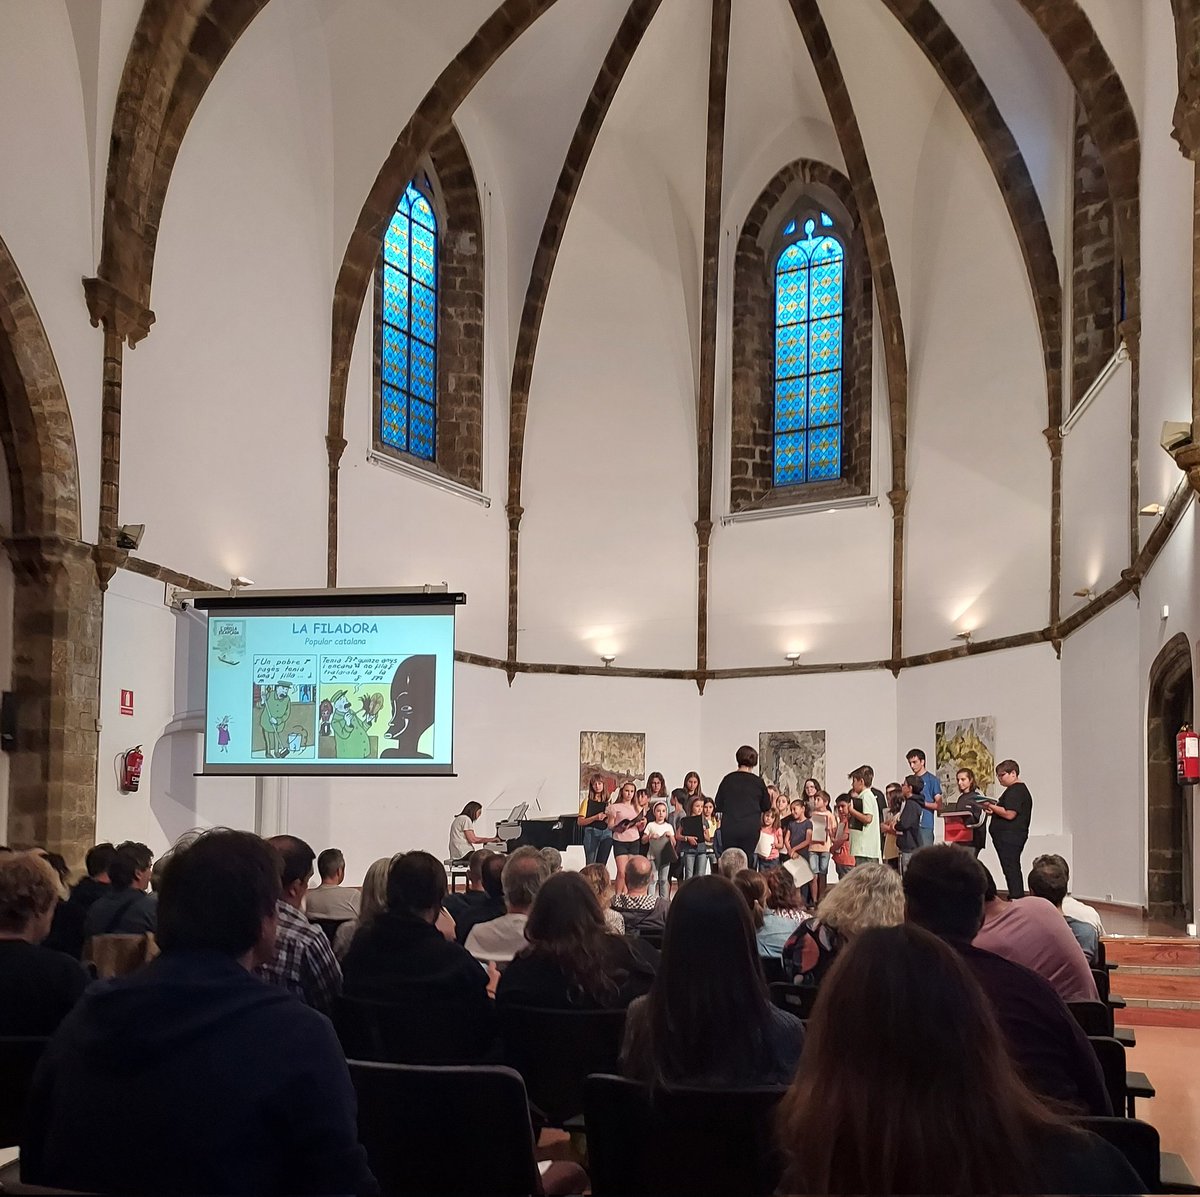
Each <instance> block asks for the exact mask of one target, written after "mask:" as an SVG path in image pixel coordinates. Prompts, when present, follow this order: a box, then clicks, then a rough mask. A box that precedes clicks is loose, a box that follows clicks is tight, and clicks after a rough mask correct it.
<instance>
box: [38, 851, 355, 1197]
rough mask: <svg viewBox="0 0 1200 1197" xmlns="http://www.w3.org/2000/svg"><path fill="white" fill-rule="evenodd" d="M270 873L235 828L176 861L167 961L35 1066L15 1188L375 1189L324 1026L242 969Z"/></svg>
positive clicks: (112, 994) (64, 1031)
mask: <svg viewBox="0 0 1200 1197" xmlns="http://www.w3.org/2000/svg"><path fill="white" fill-rule="evenodd" d="M280 872H281V865H280V858H279V854H278V853H277V852H276V851H275V849H273V848H272V847H271V846H270V845H269V844H267V843H265V842H264V841H263V840H261V839H259V838H258V837H257V836H255V835H251V834H250V833H249V832H243V831H229V830H225V829H219V830H216V831H211V832H208V833H207V834H205V835H203V836H201V837H200V838H199V839H197V840H196V841H195V843H193V844H192V845H190V846H189V847H188V848H186V849H185V850H184V851H182V852H179V853H177V854H175V855H173V856H172V859H171V862H170V864H169V865H168V866H167V869H166V872H165V874H164V876H163V886H162V893H161V895H160V899H159V919H158V942H159V945H160V947H161V949H162V955H161V956H159V957H158V958H157V959H156V960H154V961H153V962H152V963H151V964H149V965H148V966H147V967H146V968H143V969H141V970H140V971H138V972H136V973H133V974H131V975H129V976H126V977H121V978H119V979H116V980H112V981H105V982H102V983H100V984H98V985H94V986H92V987H91V988H90V989H89V990H88V991H87V993H86V994H85V995H84V997H83V999H82V1000H81V1002H80V1003H79V1005H77V1006H76V1008H75V1010H74V1011H73V1012H72V1014H71V1015H70V1016H69V1017H68V1018H67V1019H66V1020H65V1021H64V1023H63V1025H62V1027H61V1028H60V1030H59V1033H58V1035H57V1036H56V1037H55V1039H54V1040H53V1042H52V1043H51V1044H50V1046H49V1047H48V1048H47V1050H46V1054H45V1055H44V1056H43V1057H42V1062H41V1064H40V1066H39V1068H38V1071H37V1074H36V1076H35V1078H34V1083H33V1088H32V1091H31V1094H30V1099H29V1103H28V1105H27V1107H26V1134H25V1139H24V1141H23V1142H22V1143H21V1178H22V1180H23V1181H24V1182H25V1183H27V1184H38V1185H47V1186H53V1187H58V1188H66V1189H72V1190H82V1191H85V1192H90V1193H134V1194H141V1193H146V1194H149V1193H189V1194H190V1193H225V1194H285V1193H286V1194H290V1193H295V1194H330V1193H357V1194H374V1193H376V1192H378V1187H377V1185H376V1184H375V1180H374V1178H373V1177H372V1176H371V1173H370V1170H369V1168H368V1167H367V1161H366V1155H365V1153H364V1152H363V1150H362V1148H361V1147H360V1146H359V1144H358V1135H357V1126H356V1102H355V1095H354V1089H353V1086H352V1084H351V1081H350V1074H349V1070H348V1069H347V1067H346V1062H345V1059H344V1058H343V1056H342V1052H341V1049H340V1047H339V1045H338V1041H337V1038H336V1036H335V1035H334V1032H333V1028H332V1026H331V1025H330V1023H329V1021H328V1019H326V1018H325V1017H324V1016H323V1015H321V1014H318V1013H317V1012H316V1011H315V1010H312V1009H310V1008H308V1007H307V1006H305V1005H304V1003H303V1002H301V1001H300V1000H299V999H298V998H297V997H295V996H294V995H293V994H290V993H288V992H287V991H286V990H284V989H281V988H279V987H278V986H274V985H266V984H264V983H263V982H262V981H260V980H259V979H258V978H256V977H255V976H254V975H253V972H252V970H253V969H254V967H255V966H256V965H257V964H259V963H261V962H262V961H263V960H266V959H269V958H270V956H271V954H272V953H273V951H274V947H275V933H276V929H277V922H278V916H277V914H276V909H275V903H276V900H277V899H278V897H279V894H280V889H281V885H280ZM314 1093H319V1094H320V1095H321V1100H320V1101H319V1102H314V1101H310V1100H309V1095H311V1094H314Z"/></svg>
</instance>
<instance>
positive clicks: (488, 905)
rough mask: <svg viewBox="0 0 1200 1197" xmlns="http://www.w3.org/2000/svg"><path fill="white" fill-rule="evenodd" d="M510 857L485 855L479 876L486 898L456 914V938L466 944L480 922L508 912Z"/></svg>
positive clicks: (487, 921)
mask: <svg viewBox="0 0 1200 1197" xmlns="http://www.w3.org/2000/svg"><path fill="white" fill-rule="evenodd" d="M507 863H508V857H507V856H503V855H501V854H500V853H498V852H492V853H491V854H490V855H488V856H487V857H485V859H484V861H483V865H482V867H481V868H480V872H479V878H480V883H481V884H482V886H483V893H484V900H483V901H482V902H475V903H472V904H471V905H470V906H468V907H467V909H466V910H464V911H463V912H462V914H457V915H455V916H454V938H455V939H457V940H458V942H459V943H463V944H465V943H466V942H467V936H468V935H470V934H471V932H472V930H473V929H474V928H475V927H477V926H479V924H480V923H490V922H491V921H492V919H498V918H499V917H500V916H501V915H502V914H504V913H505V912H506V909H507V908H506V907H505V905H504V866H505V865H506V864H507Z"/></svg>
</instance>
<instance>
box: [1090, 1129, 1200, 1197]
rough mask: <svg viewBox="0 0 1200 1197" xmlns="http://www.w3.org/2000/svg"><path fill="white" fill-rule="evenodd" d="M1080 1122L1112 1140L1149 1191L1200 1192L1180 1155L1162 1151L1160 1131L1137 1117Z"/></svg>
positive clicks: (1107, 1139) (1102, 1136)
mask: <svg viewBox="0 0 1200 1197" xmlns="http://www.w3.org/2000/svg"><path fill="white" fill-rule="evenodd" d="M1076 1123H1077V1125H1079V1126H1081V1127H1082V1128H1083V1129H1084V1130H1089V1131H1091V1132H1092V1134H1094V1135H1099V1136H1100V1138H1102V1139H1104V1140H1105V1141H1106V1142H1109V1143H1111V1144H1112V1145H1113V1146H1114V1147H1115V1148H1116V1149H1117V1150H1118V1151H1119V1152H1120V1153H1121V1154H1122V1155H1123V1156H1124V1157H1125V1158H1126V1159H1127V1160H1128V1161H1129V1163H1130V1166H1131V1167H1132V1168H1133V1170H1134V1171H1135V1172H1136V1173H1137V1174H1138V1176H1140V1177H1141V1179H1142V1183H1143V1184H1144V1185H1145V1186H1146V1189H1145V1191H1146V1192H1147V1193H1200V1186H1198V1185H1197V1184H1196V1181H1195V1178H1194V1177H1193V1176H1192V1174H1191V1171H1190V1169H1189V1168H1188V1166H1187V1164H1186V1163H1184V1161H1183V1158H1182V1157H1181V1156H1178V1155H1175V1154H1174V1153H1172V1152H1164V1151H1162V1150H1161V1147H1160V1144H1159V1138H1158V1131H1157V1130H1155V1128H1154V1127H1152V1126H1151V1125H1150V1124H1149V1123H1148V1122H1141V1121H1140V1120H1139V1119H1137V1118H1079V1119H1076Z"/></svg>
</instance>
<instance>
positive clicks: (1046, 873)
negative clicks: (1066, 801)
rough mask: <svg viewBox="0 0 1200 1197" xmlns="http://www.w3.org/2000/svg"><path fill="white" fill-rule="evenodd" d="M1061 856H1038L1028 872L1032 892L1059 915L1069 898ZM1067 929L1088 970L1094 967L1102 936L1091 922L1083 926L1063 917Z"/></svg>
mask: <svg viewBox="0 0 1200 1197" xmlns="http://www.w3.org/2000/svg"><path fill="white" fill-rule="evenodd" d="M1061 859H1062V857H1061V856H1060V857H1052V856H1039V857H1038V858H1037V860H1035V861H1034V862H1033V868H1032V869H1030V870H1029V892H1030V893H1031V894H1033V896H1034V897H1035V898H1044V899H1045V900H1046V901H1047V902H1049V903H1050V905H1051V906H1053V907H1054V909H1055V910H1057V911H1058V912H1059V914H1063V908H1062V907H1063V900H1064V899H1065V898H1066V896H1067V872H1066V869H1064V868H1063V867H1062V866H1061V865H1060V864H1059V863H1058V861H1060V860H1061ZM1063 920H1064V921H1065V922H1066V924H1067V929H1068V930H1069V931H1070V932H1071V934H1072V935H1073V936H1075V942H1076V943H1077V944H1079V947H1080V949H1081V950H1082V952H1083V954H1084V956H1085V957H1087V962H1088V966H1089V967H1094V966H1095V964H1096V961H1097V960H1099V958H1100V936H1099V935H1097V934H1096V928H1095V927H1093V926H1092V924H1091V923H1081V922H1079V920H1077V919H1073V918H1070V917H1068V916H1067V915H1065V914H1063Z"/></svg>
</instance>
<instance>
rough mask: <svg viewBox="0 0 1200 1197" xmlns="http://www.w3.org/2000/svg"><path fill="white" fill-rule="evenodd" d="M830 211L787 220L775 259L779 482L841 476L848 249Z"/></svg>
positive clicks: (786, 483) (776, 477)
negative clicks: (799, 223)
mask: <svg viewBox="0 0 1200 1197" xmlns="http://www.w3.org/2000/svg"><path fill="white" fill-rule="evenodd" d="M833 230H834V222H833V220H832V218H831V217H830V216H829V215H828V214H827V213H825V212H821V213H820V215H819V220H818V219H817V218H813V217H810V218H808V219H807V220H805V221H804V226H803V229H802V230H800V229H797V222H796V221H792V222H791V223H790V224H789V225H788V226H787V228H786V229H785V230H784V236H785V237H787V238H788V241H787V242H786V243H785V245H784V248H783V251H782V253H780V255H779V259H778V261H777V262H776V265H775V434H774V436H775V445H774V447H775V466H774V480H775V485H776V486H796V485H798V484H800V483H804V482H829V481H837V480H838V479H839V478H841V476H842V314H843V312H842V293H843V281H844V274H845V253H844V251H843V249H842V243H841V241H839V240H838V238H837V236H836V234H835V232H834V231H833Z"/></svg>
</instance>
